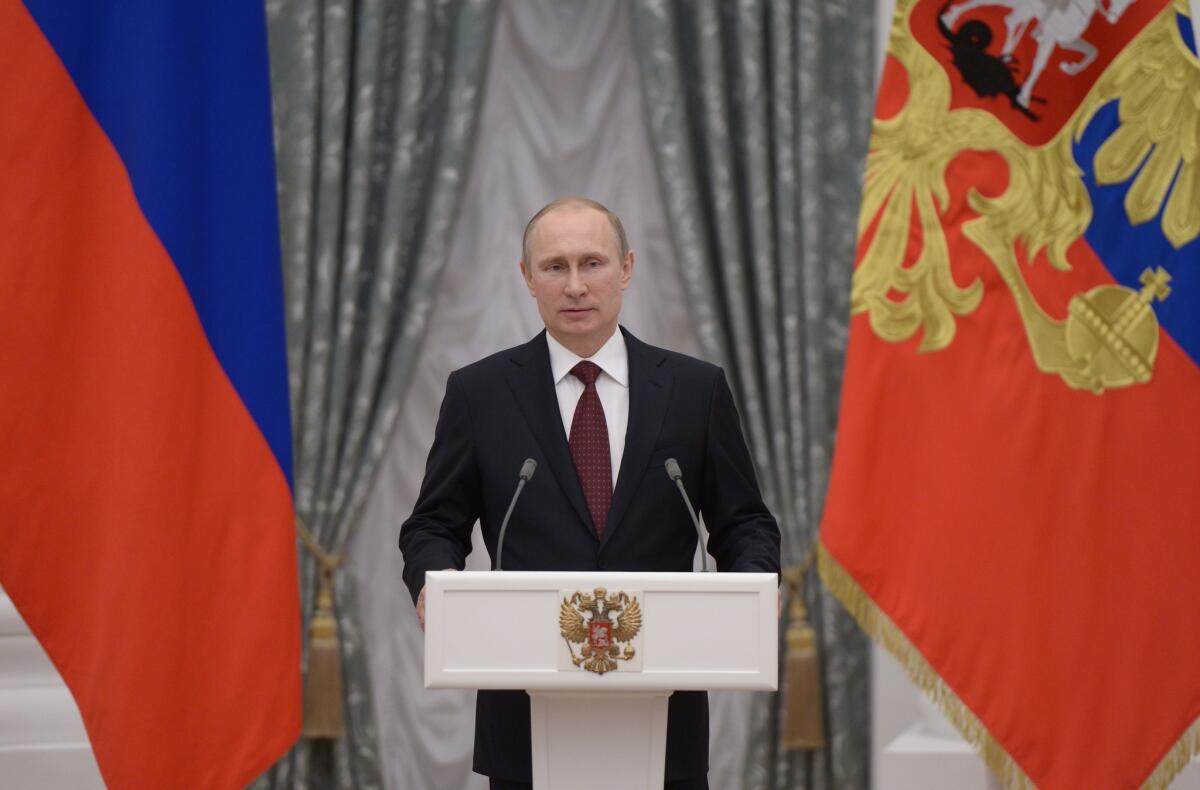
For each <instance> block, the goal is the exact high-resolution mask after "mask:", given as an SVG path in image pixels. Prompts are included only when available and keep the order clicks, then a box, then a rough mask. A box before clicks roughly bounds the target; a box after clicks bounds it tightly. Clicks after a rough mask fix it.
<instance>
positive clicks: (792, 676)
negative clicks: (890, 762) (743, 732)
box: [782, 563, 825, 751]
mask: <svg viewBox="0 0 1200 790" xmlns="http://www.w3.org/2000/svg"><path fill="white" fill-rule="evenodd" d="M806 565H807V563H806ZM804 571H805V566H804V565H801V566H797V567H795V568H789V569H787V571H785V572H784V580H785V581H786V582H787V584H788V595H789V598H790V604H789V606H788V629H787V657H786V660H785V662H784V705H783V736H782V740H783V748H784V749H786V750H788V751H791V750H794V749H823V748H825V711H824V705H823V703H822V699H821V665H820V659H819V658H818V655H817V634H816V632H815V631H814V630H813V627H812V626H811V625H809V623H808V610H807V609H806V608H805V606H804Z"/></svg>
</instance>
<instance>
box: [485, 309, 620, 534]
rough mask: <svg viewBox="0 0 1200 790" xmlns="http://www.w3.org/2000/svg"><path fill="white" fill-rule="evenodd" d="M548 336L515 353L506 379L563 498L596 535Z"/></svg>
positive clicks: (541, 335) (535, 340)
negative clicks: (570, 440)
mask: <svg viewBox="0 0 1200 790" xmlns="http://www.w3.org/2000/svg"><path fill="white" fill-rule="evenodd" d="M545 334H546V333H545V331H543V332H541V333H540V334H539V335H538V336H537V337H535V338H534V339H533V340H531V341H529V342H528V343H526V344H525V345H523V346H519V347H518V348H516V349H515V350H514V351H513V353H512V356H511V357H510V359H511V361H512V362H513V366H512V368H511V369H510V370H509V372H508V375H507V377H506V378H507V381H508V386H509V388H510V389H512V393H513V395H514V396H515V397H516V399H517V406H518V407H519V408H520V410H521V415H522V416H523V417H524V418H525V422H526V423H527V424H528V425H529V430H530V431H531V432H532V433H533V437H534V439H535V440H536V441H537V443H538V446H539V447H541V448H542V454H543V455H544V456H545V458H546V466H548V467H549V473H551V474H553V475H554V477H555V479H557V480H558V485H559V487H560V488H561V489H562V492H563V494H564V495H565V496H566V497H567V499H568V500H569V501H570V503H571V506H572V507H574V508H575V512H576V513H577V514H579V518H580V519H581V520H582V522H583V524H584V526H585V527H586V528H587V530H588V532H591V533H592V535H595V534H596V533H595V532H594V531H593V530H592V517H591V514H590V513H589V512H588V509H587V503H586V502H585V500H584V498H583V487H582V486H581V485H580V484H579V476H578V475H577V474H576V473H575V463H574V462H573V461H572V460H571V451H570V448H568V447H567V435H566V432H565V431H563V424H562V414H561V412H560V411H559V409H558V396H557V395H556V394H555V392H554V374H553V373H551V371H550V349H549V347H548V346H547V345H546V338H545ZM622 468H624V466H623V465H622ZM543 474H546V472H543Z"/></svg>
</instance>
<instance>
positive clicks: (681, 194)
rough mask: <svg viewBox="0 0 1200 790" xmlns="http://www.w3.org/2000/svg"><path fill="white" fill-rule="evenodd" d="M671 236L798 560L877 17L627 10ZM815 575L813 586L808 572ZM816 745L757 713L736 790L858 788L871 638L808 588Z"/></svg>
mask: <svg viewBox="0 0 1200 790" xmlns="http://www.w3.org/2000/svg"><path fill="white" fill-rule="evenodd" d="M633 9H634V12H633V30H634V36H635V40H636V43H637V46H636V48H635V49H636V50H637V52H638V56H639V67H640V70H641V75H642V81H643V86H644V93H645V98H646V105H647V111H648V116H649V121H650V130H651V139H652V142H653V146H654V150H655V156H656V161H657V165H658V171H659V180H660V183H661V188H662V193H663V203H664V204H665V206H666V212H667V216H668V222H669V225H670V228H671V231H672V235H673V238H674V243H675V247H676V254H677V255H678V258H679V266H680V270H681V274H682V277H683V281H684V291H685V293H686V294H687V298H688V300H689V302H690V306H691V308H692V311H693V314H694V317H695V321H696V326H697V333H698V337H699V340H700V344H701V347H702V352H703V353H704V355H705V356H707V357H709V358H711V359H716V360H719V361H721V363H722V364H723V365H724V366H725V368H726V371H727V373H728V374H729V376H730V379H731V382H732V385H733V388H734V392H735V395H736V396H737V400H738V404H739V407H740V409H741V414H742V421H743V423H744V425H745V427H746V431H747V438H748V440H749V442H750V444H751V450H752V452H753V455H754V460H755V464H756V466H757V471H758V475H759V479H760V481H761V483H762V486H763V490H764V494H765V496H766V498H767V500H768V503H769V504H770V505H771V506H772V508H773V509H774V511H775V513H776V514H777V515H778V517H779V520H780V527H781V529H782V530H783V534H784V557H783V559H784V563H785V564H796V563H799V562H801V561H802V560H803V559H804V558H805V556H806V555H807V554H808V552H809V551H810V549H811V546H812V544H813V539H814V536H815V534H816V530H817V525H818V521H819V518H820V513H821V505H822V498H823V496H824V493H825V487H826V480H827V476H828V471H829V464H830V458H831V455H832V452H831V451H832V445H833V435H834V429H835V427H836V411H837V403H838V395H839V390H840V385H841V366H842V358H843V352H844V349H845V342H846V333H847V322H848V318H849V303H848V300H849V294H850V276H851V272H852V266H853V259H854V244H855V228H856V225H857V219H858V204H859V190H860V184H861V179H862V167H863V163H864V161H865V156H866V150H867V138H868V133H869V130H870V124H871V114H872V95H873V75H874V54H873V51H874V46H873V42H874V37H873V34H874V28H875V19H874V7H873V4H870V3H864V2H862V0H745V1H743V2H732V1H723V0H696V2H685V1H684V0H633ZM809 575H810V576H812V575H813V574H809ZM807 588H808V589H807V592H808V596H807V597H808V605H809V611H810V617H811V619H812V623H813V626H814V628H815V629H816V631H817V633H818V635H819V637H820V654H821V668H822V674H823V678H822V681H823V687H824V699H825V705H826V710H825V720H826V723H827V729H828V735H829V745H828V746H827V748H825V749H824V750H822V751H818V752H815V753H814V752H794V753H791V754H788V753H785V752H783V751H782V750H781V749H780V748H779V745H778V744H779V732H778V730H779V724H780V718H781V717H780V711H779V695H761V696H760V697H759V698H758V699H757V700H756V702H755V705H754V707H753V713H752V715H751V726H750V727H749V732H748V734H749V737H748V740H747V743H746V750H747V751H746V760H745V768H744V776H745V782H744V787H746V788H754V789H756V790H757V789H758V788H772V789H774V788H798V787H804V788H838V790H843V789H844V788H865V787H867V786H868V784H869V781H870V771H869V762H870V715H869V704H870V689H869V671H868V656H869V653H868V642H867V639H866V637H865V636H863V634H862V633H861V632H860V631H859V630H858V628H857V627H856V626H855V625H854V624H853V622H852V621H851V620H850V618H849V617H848V616H847V615H846V614H845V612H844V611H843V610H842V608H841V607H840V606H839V605H838V604H837V603H836V601H835V600H834V599H833V598H832V597H830V596H829V595H828V594H827V593H826V592H825V591H824V590H823V589H821V588H820V587H819V585H818V584H817V583H816V581H815V579H809V580H808V585H807Z"/></svg>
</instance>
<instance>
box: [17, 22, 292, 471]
mask: <svg viewBox="0 0 1200 790" xmlns="http://www.w3.org/2000/svg"><path fill="white" fill-rule="evenodd" d="M25 5H26V8H27V9H28V10H29V12H30V15H31V16H32V17H33V18H34V19H35V21H36V22H37V24H38V26H39V27H40V28H41V29H42V32H43V33H44V34H45V36H46V37H47V39H48V40H49V41H50V43H51V45H52V46H53V47H54V49H55V51H56V52H57V53H58V56H59V58H60V59H61V60H62V62H63V64H64V65H65V66H66V68H67V70H68V72H69V73H70V75H71V77H72V79H73V80H74V82H75V85H76V86H77V87H78V89H79V91H80V94H81V95H82V96H83V99H84V101H85V102H86V103H87V105H88V107H89V109H90V110H91V112H92V114H93V115H94V116H95V117H96V119H97V121H98V122H99V124H100V125H101V127H102V128H103V129H104V130H105V132H106V134H107V135H108V138H109V140H111V141H112V143H113V146H114V147H115V149H116V151H117V153H118V155H119V156H120V157H121V160H122V161H123V162H124V164H125V167H126V169H127V171H128V173H129V177H130V180H131V182H132V184H133V190H134V193H135V194H136V196H137V200H138V203H139V205H140V206H141V209H142V212H143V213H144V214H145V216H146V219H147V221H148V222H149V223H150V226H151V227H152V228H153V229H154V231H155V233H156V234H157V235H158V238H159V239H160V240H161V241H162V243H163V246H164V247H165V248H166V250H167V253H168V254H169V255H170V256H171V258H172V260H173V261H174V262H175V265H176V267H177V268H178V270H179V274H180V276H181V277H182V279H183V282H184V284H185V286H186V287H187V289H188V292H189V294H190V295H191V299H192V302H193V303H194V304H195V307H196V311H197V313H198V314H199V317H200V322H201V324H202V325H203V327H204V331H205V334H206V336H207V338H208V341H209V343H210V344H211V346H212V349H213V352H214V353H215V355H216V357H217V359H218V360H219V362H220V363H221V365H222V367H223V369H224V370H225V372H226V374H227V375H228V376H229V379H230V381H231V382H232V384H233V386H234V388H235V389H236V391H237V392H238V394H239V396H240V397H241V399H242V401H243V403H245V405H246V408H247V409H248V410H249V412H250V414H251V416H252V417H253V419H254V421H255V423H256V424H257V425H258V427H259V429H260V430H261V431H262V433H263V435H264V437H265V438H266V440H267V442H268V443H269V445H270V447H271V450H272V452H273V453H274V455H275V457H276V458H277V459H278V461H279V465H280V467H281V468H282V469H283V471H284V474H285V475H286V477H287V479H288V481H289V483H290V481H291V479H292V444H291V442H292V440H291V418H290V414H289V404H288V391H287V358H286V340H285V333H284V324H283V288H282V279H281V271H280V250H279V219H278V209H277V203H276V193H275V188H276V187H275V161H274V149H273V144H272V128H271V87H270V71H269V61H268V55H267V34H266V17H265V11H264V8H263V5H262V4H261V3H255V2H245V0H208V1H206V2H168V1H166V0H122V1H121V2H119V3H117V2H113V3H96V2H84V1H83V0H26V2H25Z"/></svg>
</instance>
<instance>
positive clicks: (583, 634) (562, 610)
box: [558, 598, 587, 642]
mask: <svg viewBox="0 0 1200 790" xmlns="http://www.w3.org/2000/svg"><path fill="white" fill-rule="evenodd" d="M558 626H559V628H561V629H562V635H563V638H564V639H566V640H567V641H568V642H586V641H587V626H585V625H584V624H583V615H582V614H580V613H579V612H578V611H577V610H576V609H575V607H573V606H571V604H569V603H567V600H566V599H565V598H564V599H563V602H562V606H560V607H559V609H558Z"/></svg>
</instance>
